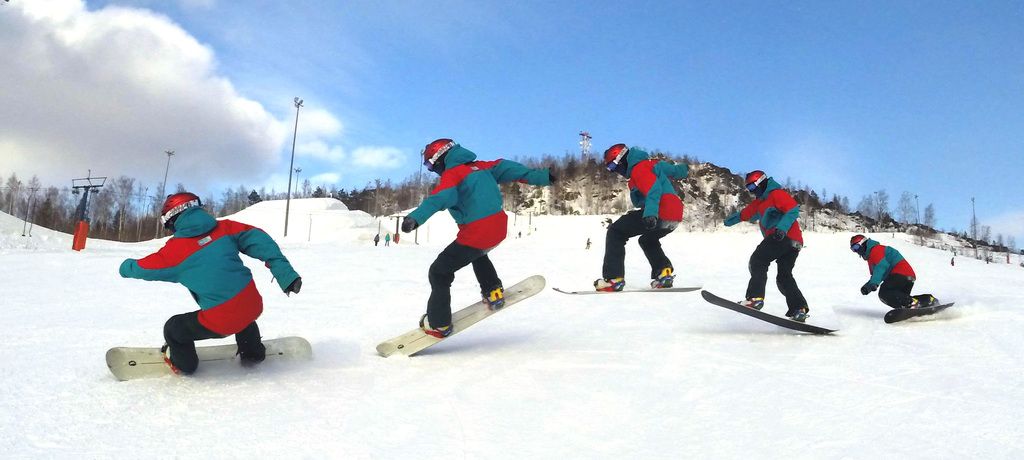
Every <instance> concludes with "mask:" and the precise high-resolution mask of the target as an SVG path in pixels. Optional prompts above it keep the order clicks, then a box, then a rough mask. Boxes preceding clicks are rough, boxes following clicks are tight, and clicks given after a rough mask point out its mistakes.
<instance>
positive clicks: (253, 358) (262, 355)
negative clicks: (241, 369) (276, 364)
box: [238, 343, 267, 366]
mask: <svg viewBox="0 0 1024 460" xmlns="http://www.w3.org/2000/svg"><path fill="white" fill-rule="evenodd" d="M245 347H246V350H244V351H243V350H242V347H241V346H239V347H238V359H239V360H240V361H241V362H242V365H243V366H253V365H256V364H259V363H262V362H263V360H265V359H267V347H266V345H263V343H259V344H256V345H255V346H253V345H249V344H245Z"/></svg>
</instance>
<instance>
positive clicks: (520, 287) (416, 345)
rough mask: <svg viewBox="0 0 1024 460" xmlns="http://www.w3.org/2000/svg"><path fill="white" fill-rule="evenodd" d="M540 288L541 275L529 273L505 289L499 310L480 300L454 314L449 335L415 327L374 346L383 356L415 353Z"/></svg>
mask: <svg viewBox="0 0 1024 460" xmlns="http://www.w3.org/2000/svg"><path fill="white" fill-rule="evenodd" d="M543 289H544V277H543V276H540V275H534V276H531V277H529V278H526V279H525V280H523V281H520V282H518V283H516V284H515V285H514V286H512V287H509V288H506V289H505V306H504V307H502V308H501V309H499V310H491V309H490V308H487V304H486V303H484V302H483V301H482V300H481V301H479V302H476V303H474V304H472V305H470V306H468V307H466V308H463V309H461V310H459V311H457V312H455V313H453V314H452V327H453V328H454V330H453V331H452V333H451V335H449V336H448V337H445V338H444V339H439V338H437V337H434V336H432V335H427V333H425V332H423V330H422V329H420V328H419V327H417V328H416V329H413V330H411V331H409V332H406V333H405V334H402V335H400V336H398V337H395V338H393V339H391V340H387V341H385V342H382V343H381V344H380V345H377V353H378V354H380V355H381V356H383V357H385V358H387V357H388V356H391V355H394V354H402V355H405V356H412V355H415V354H416V353H419V352H421V351H423V350H426V349H427V348H429V347H431V346H434V345H436V344H437V343H438V342H441V341H443V340H445V339H450V338H452V337H454V336H455V335H457V334H458V333H460V332H462V331H464V330H466V328H468V327H470V326H472V325H474V324H476V323H477V322H479V321H480V320H482V319H484V318H486V317H488V316H491V315H493V314H495V313H498V312H500V311H505V310H508V308H509V307H511V306H512V305H513V304H516V303H518V302H519V301H521V300H523V299H526V298H529V297H532V296H534V295H536V294H537V293H539V292H540V291H541V290H543Z"/></svg>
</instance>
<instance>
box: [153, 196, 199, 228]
mask: <svg viewBox="0 0 1024 460" xmlns="http://www.w3.org/2000/svg"><path fill="white" fill-rule="evenodd" d="M202 206H203V201H202V200H200V199H199V196H197V195H196V194H194V193H189V192H182V193H175V194H173V195H167V199H166V200H164V208H163V211H161V212H160V221H161V222H163V224H164V228H166V229H168V230H172V231H173V230H174V220H175V219H177V218H178V215H179V214H181V213H182V212H184V211H185V210H186V209H188V208H196V207H202Z"/></svg>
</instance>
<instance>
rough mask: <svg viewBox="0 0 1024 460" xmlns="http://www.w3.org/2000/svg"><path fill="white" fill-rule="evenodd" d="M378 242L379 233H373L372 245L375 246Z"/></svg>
mask: <svg viewBox="0 0 1024 460" xmlns="http://www.w3.org/2000/svg"><path fill="white" fill-rule="evenodd" d="M378 244H380V233H378V234H376V235H373V245H374V246H376V245H378Z"/></svg>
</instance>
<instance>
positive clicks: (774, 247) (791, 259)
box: [725, 171, 809, 322]
mask: <svg viewBox="0 0 1024 460" xmlns="http://www.w3.org/2000/svg"><path fill="white" fill-rule="evenodd" d="M744 184H745V188H746V189H747V191H748V192H750V193H751V194H753V195H754V201H752V202H751V203H750V204H748V205H747V206H746V207H744V208H743V209H742V210H740V211H738V212H735V213H733V214H732V215H730V216H729V217H726V218H725V225H726V226H733V225H736V224H738V223H740V222H743V221H745V222H758V221H760V228H761V235H762V236H763V237H764V240H762V241H761V243H760V244H758V245H757V248H756V249H754V253H753V254H751V255H750V263H749V264H748V267H749V269H750V282H748V283H747V295H746V300H744V301H741V302H740V305H743V306H745V307H749V308H753V309H755V310H760V309H761V308H762V307H764V293H765V285H766V284H768V266H769V265H771V263H772V262H773V261H774V262H775V265H776V267H777V269H778V274H776V276H775V283H776V285H777V286H778V287H779V291H780V292H782V295H784V296H785V297H786V306H787V311H786V316H787V317H788V318H790V319H792V320H794V321H799V322H804V321H806V320H807V312H808V311H809V308H808V307H807V300H806V299H804V295H803V293H802V292H800V288H799V287H798V286H797V284H796V279H794V278H793V266H794V265H796V258H797V256H799V255H800V249H801V248H802V247H803V244H804V239H803V233H802V232H801V231H800V223H799V222H797V218H798V217H800V206H799V205H798V204H797V202H796V200H794V199H793V197H792V196H790V194H789V193H788V192H786V191H785V190H783V189H782V187H781V186H779V183H778V182H775V180H774V179H772V178H771V177H768V175H767V174H765V173H764V171H752V172H750V173H749V174H747V176H746V178H745V180H744Z"/></svg>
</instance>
